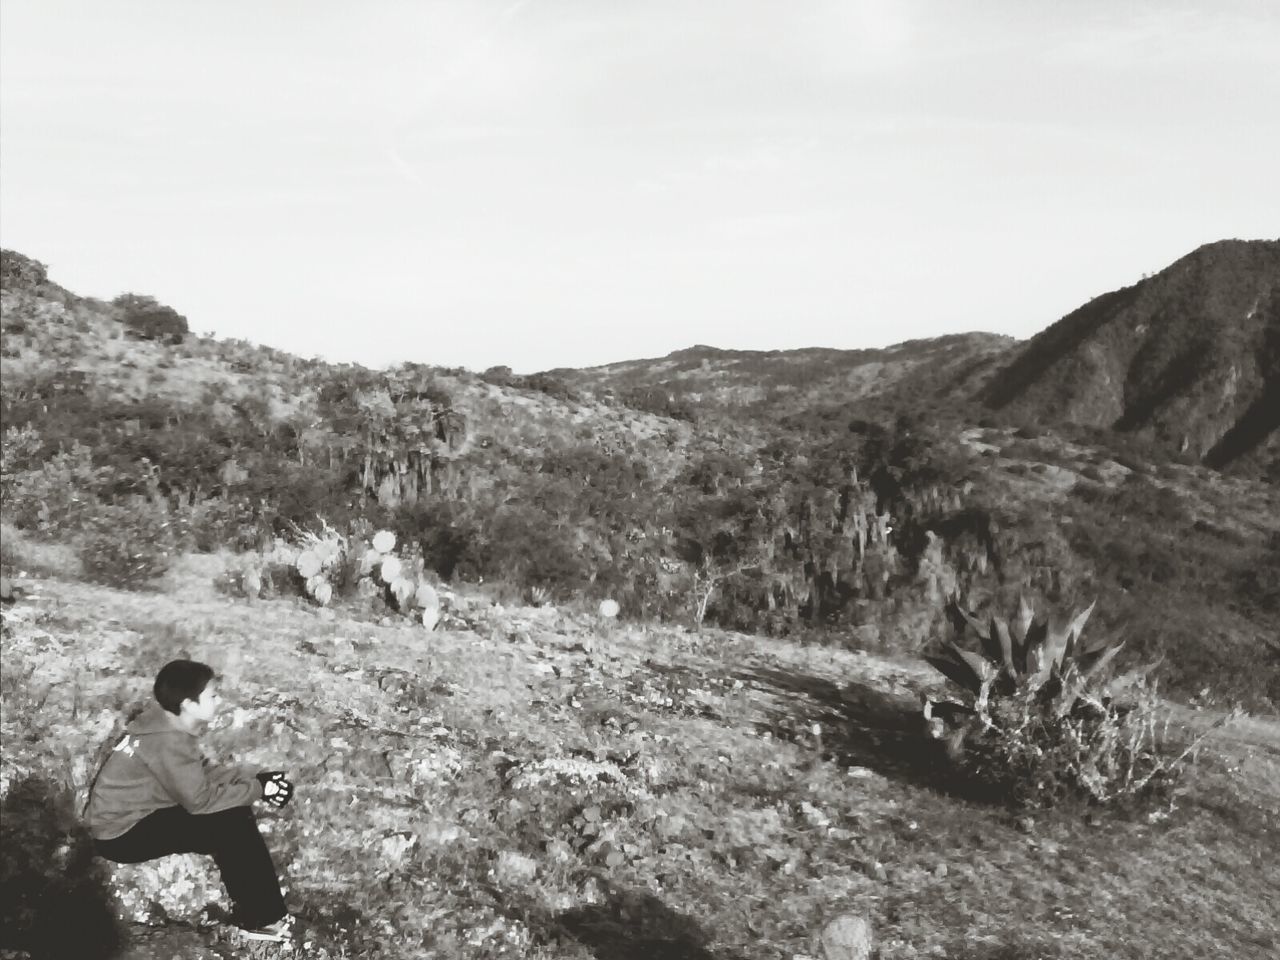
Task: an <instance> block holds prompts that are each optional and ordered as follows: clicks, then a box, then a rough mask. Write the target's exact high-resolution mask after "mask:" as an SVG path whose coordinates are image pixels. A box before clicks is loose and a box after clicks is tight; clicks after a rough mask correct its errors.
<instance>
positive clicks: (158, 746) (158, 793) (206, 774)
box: [86, 704, 262, 840]
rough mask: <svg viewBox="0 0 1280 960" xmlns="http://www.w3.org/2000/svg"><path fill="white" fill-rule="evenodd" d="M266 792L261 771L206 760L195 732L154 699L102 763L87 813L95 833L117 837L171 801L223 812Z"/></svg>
mask: <svg viewBox="0 0 1280 960" xmlns="http://www.w3.org/2000/svg"><path fill="white" fill-rule="evenodd" d="M261 797H262V784H260V783H259V782H258V780H257V778H256V777H254V776H253V775H251V774H247V773H244V772H242V771H240V770H236V769H233V768H231V767H222V766H218V765H217V764H212V763H209V762H208V761H206V760H205V759H204V757H203V756H202V755H201V753H200V746H199V742H198V741H197V739H196V736H195V734H193V733H188V732H187V731H186V730H184V729H183V728H182V727H180V726H179V725H178V718H177V717H175V716H174V715H173V714H171V713H169V712H168V711H167V710H165V709H164V708H163V707H161V706H160V705H159V704H153V705H152V706H151V707H149V708H147V710H146V711H144V712H143V713H142V714H141V715H140V716H139V717H138V718H137V719H135V720H134V721H133V722H132V723H130V724H129V725H128V726H127V727H126V728H125V734H124V736H123V737H122V738H121V740H120V742H119V743H118V744H116V746H115V748H114V749H113V750H112V752H111V755H110V756H109V757H108V758H107V761H106V763H104V764H103V765H102V770H101V771H100V772H99V774H98V778H97V780H96V781H95V782H94V785H93V789H92V791H91V793H90V795H89V807H88V811H87V815H86V816H87V820H88V823H89V832H90V833H91V834H93V836H94V838H95V839H98V840H111V839H114V838H116V837H119V836H122V835H123V834H125V833H127V832H128V831H129V829H130V828H131V827H132V826H133V825H134V824H136V823H137V822H138V821H139V820H141V819H142V818H143V817H145V816H146V815H147V814H149V813H154V812H155V811H156V810H160V809H163V808H165V807H173V806H180V807H182V808H183V809H184V810H186V811H187V812H188V813H196V814H201V813H217V812H218V811H220V810H228V809H230V808H232V807H243V806H247V805H248V804H251V803H253V802H254V801H255V800H258V799H260V798H261Z"/></svg>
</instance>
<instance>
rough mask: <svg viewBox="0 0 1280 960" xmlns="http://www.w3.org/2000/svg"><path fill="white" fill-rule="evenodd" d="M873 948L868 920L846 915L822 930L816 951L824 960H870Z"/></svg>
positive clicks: (830, 921)
mask: <svg viewBox="0 0 1280 960" xmlns="http://www.w3.org/2000/svg"><path fill="white" fill-rule="evenodd" d="M873 946H874V937H873V936H872V933H871V924H870V922H868V920H867V918H866V917H860V916H857V915H855V914H852V913H844V914H841V915H840V916H838V917H836V918H835V919H834V920H829V921H828V922H827V924H826V925H825V926H824V927H823V928H822V932H821V933H819V934H818V937H817V942H816V943H815V945H814V951H815V952H816V953H817V954H818V955H819V956H820V957H822V958H824V960H870V958H871V950H872V947H873Z"/></svg>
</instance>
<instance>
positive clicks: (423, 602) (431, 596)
mask: <svg viewBox="0 0 1280 960" xmlns="http://www.w3.org/2000/svg"><path fill="white" fill-rule="evenodd" d="M413 599H414V602H416V603H417V605H418V606H419V607H421V608H422V609H423V610H435V611H437V612H438V611H439V610H440V595H439V594H438V593H436V588H435V587H433V586H431V584H429V583H425V582H424V583H419V584H418V591H417V593H415V594H414V597H413Z"/></svg>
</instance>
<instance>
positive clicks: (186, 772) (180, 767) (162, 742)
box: [139, 734, 262, 814]
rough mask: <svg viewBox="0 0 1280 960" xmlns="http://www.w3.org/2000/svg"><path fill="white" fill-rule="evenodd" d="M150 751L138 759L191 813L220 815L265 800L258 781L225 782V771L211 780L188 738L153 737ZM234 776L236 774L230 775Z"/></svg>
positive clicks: (219, 772)
mask: <svg viewBox="0 0 1280 960" xmlns="http://www.w3.org/2000/svg"><path fill="white" fill-rule="evenodd" d="M147 739H148V740H151V741H153V742H152V743H148V744H147V746H148V747H151V749H148V750H140V751H139V755H140V756H142V757H143V759H144V760H145V761H146V764H147V768H148V769H149V770H150V771H151V773H152V774H153V775H154V776H155V778H156V780H157V781H159V783H160V786H162V787H163V788H164V790H165V792H166V793H167V794H169V796H171V797H172V798H173V799H174V800H175V801H177V803H179V804H180V805H181V806H182V808H183V809H184V810H186V811H187V812H188V813H196V814H200V813H217V812H218V811H220V810H229V809H230V808H232V807H243V806H248V805H249V804H251V803H253V802H254V801H255V800H259V799H261V798H262V784H260V783H259V782H258V781H257V780H241V779H238V778H232V779H224V777H223V776H221V775H220V774H221V773H222V772H223V771H224V770H225V768H216V771H215V775H214V776H212V777H211V776H209V772H208V771H206V769H205V765H204V758H203V757H201V756H200V751H199V749H198V748H197V747H196V743H195V740H194V739H193V738H191V737H188V736H186V735H185V734H174V735H166V736H159V737H150V738H147ZM230 772H231V773H233V774H234V771H230Z"/></svg>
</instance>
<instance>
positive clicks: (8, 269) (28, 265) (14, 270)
mask: <svg viewBox="0 0 1280 960" xmlns="http://www.w3.org/2000/svg"><path fill="white" fill-rule="evenodd" d="M48 279H49V271H48V268H47V267H45V265H44V264H43V263H41V262H40V261H38V260H32V259H31V258H30V257H25V256H23V255H22V254H20V253H18V252H17V251H16V250H0V287H3V288H4V289H5V290H17V289H20V288H22V287H38V286H40V285H42V284H44V283H45V282H47V281H48Z"/></svg>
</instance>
